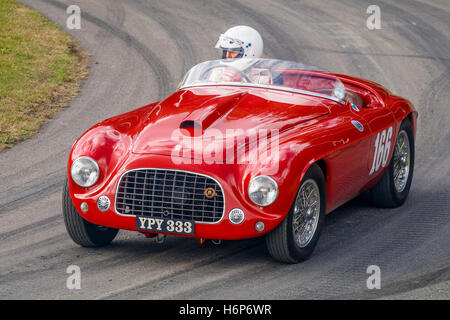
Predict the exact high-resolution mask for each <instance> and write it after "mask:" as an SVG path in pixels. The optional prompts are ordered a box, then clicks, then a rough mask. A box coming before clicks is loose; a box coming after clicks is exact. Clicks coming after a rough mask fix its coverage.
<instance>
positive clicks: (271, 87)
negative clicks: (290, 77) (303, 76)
mask: <svg viewBox="0 0 450 320" xmlns="http://www.w3.org/2000/svg"><path fill="white" fill-rule="evenodd" d="M205 86H209V87H212V86H233V87H251V88H262V89H274V90H280V91H287V92H294V93H300V94H304V95H308V96H313V97H319V98H324V99H329V100H332V101H334V102H337V103H340V104H342V105H345V103H346V102H345V101H344V100H341V99H339V98H336V97H332V96H329V95H326V94H322V93H317V92H312V91H306V90H301V89H294V88H288V87H282V86H273V85H268V84H254V83H245V82H244V83H233V82H213V83H211V82H197V83H196V84H191V85H187V86H184V87H180V88H179V90H181V89H186V88H195V87H205Z"/></svg>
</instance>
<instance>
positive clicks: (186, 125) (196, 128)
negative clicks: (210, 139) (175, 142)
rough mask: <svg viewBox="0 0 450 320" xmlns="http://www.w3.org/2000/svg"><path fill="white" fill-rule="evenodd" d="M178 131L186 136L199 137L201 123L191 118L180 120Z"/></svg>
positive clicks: (201, 132)
mask: <svg viewBox="0 0 450 320" xmlns="http://www.w3.org/2000/svg"><path fill="white" fill-rule="evenodd" d="M180 131H181V133H182V134H184V135H185V136H188V137H199V136H201V135H202V134H203V130H202V124H201V123H200V122H197V121H193V120H185V121H183V122H181V124H180Z"/></svg>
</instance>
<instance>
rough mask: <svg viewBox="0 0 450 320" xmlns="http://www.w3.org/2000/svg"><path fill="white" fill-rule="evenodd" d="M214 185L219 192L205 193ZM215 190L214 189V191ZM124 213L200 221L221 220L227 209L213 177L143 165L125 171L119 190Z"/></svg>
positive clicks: (120, 208)
mask: <svg viewBox="0 0 450 320" xmlns="http://www.w3.org/2000/svg"><path fill="white" fill-rule="evenodd" d="M207 189H208V190H209V191H212V190H211V189H214V192H215V196H213V197H211V194H207V195H208V196H209V197H211V198H208V197H207V195H205V193H207V192H205V190H207ZM214 192H212V193H213V194H214ZM116 210H117V212H118V213H120V214H127V215H136V216H139V215H145V216H151V217H163V218H171V219H185V220H194V221H196V222H209V223H213V222H218V221H219V220H220V219H221V218H222V215H223V212H224V197H223V192H222V189H221V187H220V185H219V184H218V183H217V182H216V181H215V180H213V179H211V178H209V177H206V176H203V175H199V174H195V173H191V172H185V171H176V170H167V169H139V170H133V171H129V172H127V173H125V174H124V175H123V176H122V178H121V179H120V182H119V187H118V189H117V194H116Z"/></svg>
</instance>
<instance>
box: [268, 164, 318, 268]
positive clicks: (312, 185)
mask: <svg viewBox="0 0 450 320" xmlns="http://www.w3.org/2000/svg"><path fill="white" fill-rule="evenodd" d="M307 188H309V189H307ZM307 190H313V192H314V193H311V194H312V195H314V194H317V195H318V197H319V199H317V198H316V201H317V204H319V208H317V207H316V208H315V210H312V211H310V210H301V209H300V210H299V207H300V206H298V205H296V203H298V200H300V199H301V198H302V194H303V191H307ZM325 205H326V189H325V178H324V175H323V173H322V170H321V169H320V167H319V166H318V165H316V164H313V165H312V166H311V167H310V168H309V169H308V171H307V172H306V174H305V176H304V177H303V180H302V183H301V185H300V187H299V189H298V191H297V195H296V197H295V199H294V202H293V204H292V206H291V209H290V210H289V213H288V214H287V216H286V218H285V219H284V220H283V221H282V222H281V223H280V224H279V225H278V226H277V227H276V228H275V229H274V230H272V231H271V232H270V233H268V234H267V235H266V245H267V249H268V251H269V253H270V255H271V256H272V257H273V258H274V259H275V260H278V261H280V262H285V263H298V262H301V261H304V260H306V259H307V258H308V257H309V256H310V255H311V254H312V252H313V251H314V248H315V246H316V244H317V241H318V240H319V237H320V233H321V231H322V228H323V222H324V220H325ZM311 207H313V206H310V209H311ZM305 212H309V214H307V213H305ZM302 213H303V214H302ZM311 214H312V215H314V216H315V217H316V220H314V222H312V219H311V218H312V215H311ZM301 217H304V220H303V219H302V218H301ZM294 219H295V220H297V219H299V220H301V221H311V223H312V224H314V223H315V228H314V231H313V232H311V233H310V236H309V237H306V238H308V239H309V240H308V239H304V240H305V241H303V243H302V240H301V237H299V236H298V233H296V232H295V231H294V226H296V223H295V222H294V221H295V220H294ZM299 229H300V230H303V229H304V228H299ZM296 239H298V241H297V240H296Z"/></svg>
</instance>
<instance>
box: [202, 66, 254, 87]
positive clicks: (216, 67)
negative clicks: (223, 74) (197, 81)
mask: <svg viewBox="0 0 450 320" xmlns="http://www.w3.org/2000/svg"><path fill="white" fill-rule="evenodd" d="M218 68H230V69H233V70H234V71H236V72H237V73H239V74H240V75H241V76H242V79H244V83H251V82H252V81H251V80H250V79H249V77H248V76H247V75H246V74H245V73H244V72H243V71H241V70H239V69H237V68H235V67H232V66H227V65H219V66H212V67H210V68H208V69H206V70H205V71H204V72H203V74H202V76H201V78H202V79H203V77H205V78H206V76H207V75H209V73H210V72H211V71H212V70H214V69H218Z"/></svg>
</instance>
